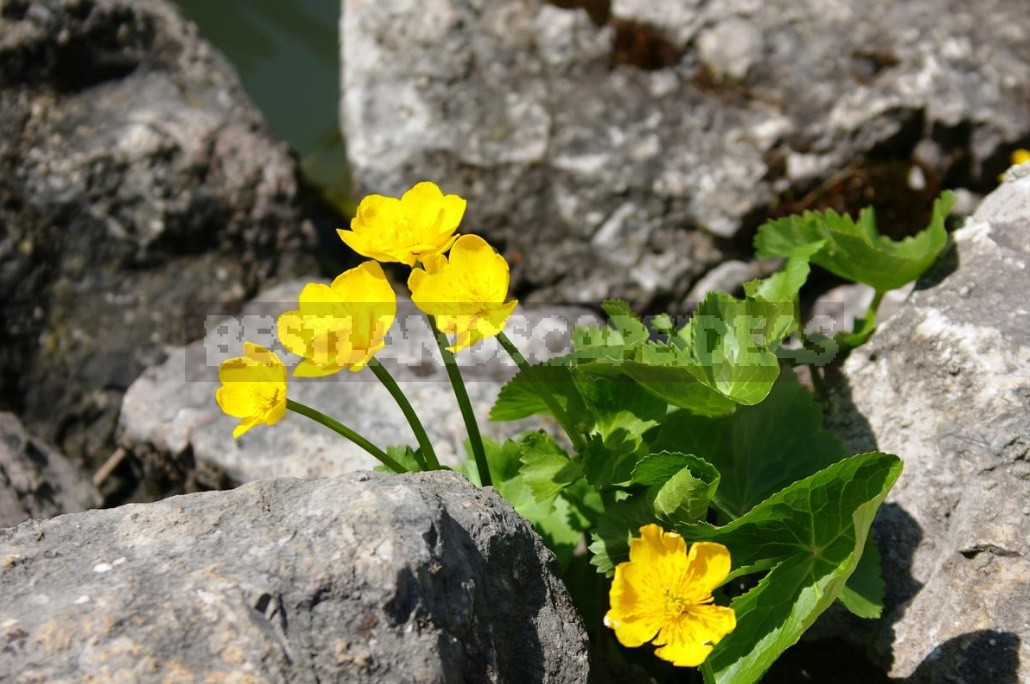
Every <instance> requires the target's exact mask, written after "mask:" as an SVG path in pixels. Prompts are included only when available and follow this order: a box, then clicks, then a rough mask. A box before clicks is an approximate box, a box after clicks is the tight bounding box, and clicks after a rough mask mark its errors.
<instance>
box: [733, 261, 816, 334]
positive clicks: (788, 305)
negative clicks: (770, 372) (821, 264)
mask: <svg viewBox="0 0 1030 684" xmlns="http://www.w3.org/2000/svg"><path fill="white" fill-rule="evenodd" d="M820 244H821V243H820ZM820 244H815V245H806V246H805V247H802V248H799V249H798V250H795V254H794V256H792V257H791V258H790V259H788V260H787V263H786V264H785V265H784V267H783V268H782V269H781V270H779V271H777V272H776V273H773V274H772V275H771V276H769V277H768V278H765V279H764V280H752V281H750V282H747V283H744V293H745V295H746V299H747V301H748V302H750V303H751V307H750V308H751V310H752V311H753V312H754V315H756V316H758V317H760V318H762V319H764V320H765V325H764V326H763V327H762V329H761V332H762V334H763V336H764V337H765V339H766V340H768V341H769V343H770V345H771V346H776V345H778V344H779V343H780V342H781V341H783V339H784V338H785V337H787V335H790V334H791V333H793V332H795V331H796V330H797V329H798V326H799V324H800V323H799V321H800V315H799V311H798V293H800V292H801V287H802V286H803V285H804V284H805V282H806V281H807V280H808V275H809V273H810V271H811V268H809V266H808V260H809V258H811V256H812V254H814V253H815V252H816V251H818V249H819V248H820Z"/></svg>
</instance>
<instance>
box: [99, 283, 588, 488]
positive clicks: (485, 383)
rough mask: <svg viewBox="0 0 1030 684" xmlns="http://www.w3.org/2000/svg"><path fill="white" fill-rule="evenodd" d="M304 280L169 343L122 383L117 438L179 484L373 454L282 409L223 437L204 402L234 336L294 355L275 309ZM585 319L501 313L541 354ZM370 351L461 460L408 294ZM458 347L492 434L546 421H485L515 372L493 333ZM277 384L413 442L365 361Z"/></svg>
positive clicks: (433, 434)
mask: <svg viewBox="0 0 1030 684" xmlns="http://www.w3.org/2000/svg"><path fill="white" fill-rule="evenodd" d="M303 285H304V282H303V281H297V282H290V283H284V284H283V285H281V286H279V287H276V288H273V289H271V290H269V291H267V292H265V293H263V294H262V295H261V296H260V297H259V298H258V299H257V300H255V301H254V302H253V303H251V304H249V305H248V306H247V307H245V308H244V310H243V313H242V315H241V316H239V317H236V318H234V319H229V320H224V321H222V322H221V323H218V324H214V325H211V326H210V327H211V332H209V333H208V335H207V337H206V338H205V339H203V340H199V341H197V342H195V343H193V344H191V345H190V346H189V347H186V348H180V349H177V350H174V351H172V352H171V354H170V355H169V358H168V360H167V361H166V362H165V363H163V364H161V365H160V366H157V367H154V368H151V369H149V370H147V371H146V372H145V373H144V374H143V375H142V376H141V377H140V378H139V380H137V381H136V382H135V383H134V384H133V385H132V387H131V388H130V389H129V391H128V392H127V393H126V395H125V400H124V402H123V404H122V411H121V421H120V426H119V427H120V429H119V442H120V444H121V445H123V446H124V447H125V448H127V449H128V450H129V451H130V452H132V453H133V454H135V455H137V456H139V457H141V458H143V459H144V460H145V461H146V462H148V463H149V464H150V465H151V467H152V468H155V469H156V470H158V471H162V470H163V471H166V472H165V476H166V477H167V478H168V479H169V480H171V481H172V482H175V483H177V484H178V483H183V482H184V483H185V486H186V488H187V489H190V488H191V487H192V486H194V485H196V486H201V487H218V486H221V485H222V484H224V480H223V478H225V477H227V478H228V480H229V481H232V482H249V481H251V480H255V479H260V478H267V477H277V476H292V477H325V476H330V475H338V474H340V473H343V472H348V471H351V470H356V469H361V468H370V467H372V466H374V465H376V464H377V461H376V460H375V459H374V458H372V457H371V456H369V455H368V454H367V453H366V452H364V451H363V450H361V449H360V448H358V447H356V446H355V445H353V444H351V443H350V442H348V441H346V440H344V439H343V438H342V437H340V436H339V435H337V434H335V433H334V432H331V431H329V430H327V429H326V428H324V427H322V426H320V425H318V424H316V423H314V422H311V421H310V420H308V419H307V418H304V417H302V416H299V415H296V414H293V413H288V414H287V417H286V418H284V419H283V420H282V421H281V422H279V423H277V424H276V425H274V426H272V427H268V426H258V427H256V428H254V429H252V430H251V431H250V432H248V433H247V434H246V435H244V436H243V437H242V438H241V439H239V440H234V439H233V438H232V428H233V426H234V425H235V424H236V422H238V421H236V420H235V419H233V418H230V417H228V416H226V415H224V414H223V413H222V412H221V411H220V410H219V408H218V405H217V404H216V403H215V400H214V393H215V389H216V388H217V387H218V386H219V385H218V365H219V363H221V362H222V361H223V360H225V359H227V358H229V357H232V356H239V355H240V354H241V353H242V348H243V341H244V340H248V341H251V342H256V343H258V344H262V345H264V346H268V347H269V348H271V349H275V350H277V353H279V354H280V357H281V358H283V360H284V362H286V363H287V365H288V366H291V367H292V366H293V365H295V364H296V363H297V362H299V358H298V357H296V356H293V355H291V354H289V353H288V352H286V351H285V350H284V349H282V347H281V346H279V345H278V343H277V341H276V339H275V317H276V316H277V315H278V314H279V313H281V312H283V311H287V310H290V309H294V308H296V301H297V295H298V293H299V292H300V290H301V289H302V287H303ZM219 318H220V317H219ZM591 323H592V324H597V323H598V318H597V317H596V316H595V315H594V314H592V313H591V312H590V311H588V310H585V309H577V308H573V307H533V308H523V307H520V308H518V309H516V312H515V314H513V315H512V316H511V318H509V321H508V330H507V333H508V336H509V337H510V338H511V339H512V341H514V342H515V343H516V344H517V345H518V346H519V347H520V348H521V349H522V351H523V353H524V354H525V355H526V356H527V358H529V359H530V360H542V359H545V358H550V357H551V356H554V355H556V354H558V353H560V352H562V351H564V350H565V348H566V347H567V345H568V343H569V335H570V333H571V331H572V328H573V327H574V326H575V325H586V324H591ZM376 358H378V359H379V360H380V361H382V362H383V364H384V365H385V366H386V367H387V368H388V369H389V370H390V372H391V374H393V376H394V377H395V378H396V379H397V380H398V382H399V384H400V385H401V387H402V389H403V390H404V391H405V394H406V395H407V396H408V399H409V400H410V401H411V403H412V405H413V406H414V408H415V410H416V411H417V412H418V414H419V416H420V417H421V419H422V422H423V424H424V425H425V427H426V430H427V432H428V433H429V437H430V440H431V441H432V442H433V445H434V448H435V449H436V451H437V455H438V456H439V457H440V459H441V461H442V462H444V463H447V464H450V465H456V464H457V463H458V462H460V461H462V460H464V458H465V449H464V447H463V443H464V440H465V439H466V432H465V424H464V422H463V421H462V417H461V413H460V412H459V410H458V406H457V403H456V402H455V399H454V394H453V390H452V389H451V385H450V383H449V381H448V380H447V376H446V372H445V371H444V368H443V365H442V363H441V362H440V361H439V352H438V351H437V349H436V343H435V341H434V340H433V338H432V333H431V331H430V330H429V327H428V325H427V324H426V322H425V317H424V316H423V315H422V314H421V313H420V312H419V311H418V310H417V309H415V308H414V306H412V305H411V304H410V302H408V301H407V300H402V301H401V302H400V303H399V307H398V315H397V320H396V322H395V323H394V326H393V328H392V329H391V331H390V333H389V335H388V337H387V345H386V347H385V348H384V349H383V350H382V351H380V352H379V353H377V354H376ZM457 359H458V363H459V364H460V365H461V367H462V374H463V376H464V378H465V383H466V387H467V388H468V392H469V397H470V399H471V401H472V405H473V408H474V409H475V410H476V412H477V415H478V416H479V420H480V427H481V428H482V429H483V432H484V434H485V435H488V436H492V437H494V438H499V439H503V438H504V437H507V436H512V435H514V434H516V433H518V432H521V431H523V430H526V429H538V428H549V429H551V430H556V429H557V426H556V424H554V423H552V422H546V423H545V422H542V421H518V422H514V423H490V422H489V421H488V416H489V413H490V408H491V406H492V405H493V402H494V400H495V399H496V398H497V393H498V392H499V391H500V388H501V385H502V384H503V382H504V381H506V380H507V379H509V378H510V377H512V375H514V373H515V367H514V364H513V363H512V362H511V361H510V360H509V359H508V357H507V355H506V354H505V352H504V351H503V350H502V349H501V348H500V346H499V345H498V344H497V342H496V340H486V341H484V342H482V343H480V344H478V345H476V346H475V347H474V348H472V349H470V350H467V351H463V352H460V353H459V354H458V356H457ZM288 391H289V396H290V397H291V398H292V399H295V400H296V401H299V402H301V403H303V404H307V405H308V406H311V407H312V408H315V409H317V410H319V411H322V412H323V413H326V414H328V415H330V416H332V417H334V418H336V419H337V420H340V421H342V422H343V423H344V424H346V425H347V426H348V427H351V428H353V429H354V430H356V431H358V432H359V433H360V434H362V435H364V436H365V437H366V438H368V439H369V440H371V441H372V442H373V443H375V444H377V445H379V446H380V447H383V448H385V447H387V446H392V445H403V444H408V445H410V446H412V447H415V446H416V445H417V443H416V441H415V438H414V436H413V435H412V432H411V428H410V427H409V426H408V423H407V421H406V420H405V418H404V416H403V414H402V413H401V412H400V409H399V408H397V405H396V403H395V402H394V400H393V398H392V397H391V396H390V395H389V394H388V393H387V391H386V389H385V388H384V387H382V386H381V385H380V384H379V381H378V380H377V379H376V378H375V376H374V375H372V373H371V371H368V370H363V371H361V372H359V373H350V372H347V371H344V372H342V373H339V374H337V375H334V376H330V377H328V378H323V379H319V380H316V381H310V380H291V381H290V384H289V390H288Z"/></svg>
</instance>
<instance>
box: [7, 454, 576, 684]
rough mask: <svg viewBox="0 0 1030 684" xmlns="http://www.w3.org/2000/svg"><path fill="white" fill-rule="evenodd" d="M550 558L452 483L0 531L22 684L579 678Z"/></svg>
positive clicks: (392, 483)
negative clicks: (56, 683) (85, 681)
mask: <svg viewBox="0 0 1030 684" xmlns="http://www.w3.org/2000/svg"><path fill="white" fill-rule="evenodd" d="M556 567H557V564H556V562H555V560H554V556H553V555H552V554H551V552H550V551H548V550H547V549H546V548H545V547H544V545H543V543H542V542H541V541H540V538H539V537H538V536H537V535H536V533H535V532H534V531H533V528H532V527H531V526H530V524H529V523H528V522H527V521H526V520H525V519H523V518H522V517H521V516H519V515H518V514H517V513H515V511H514V509H512V508H511V506H510V505H509V504H508V503H507V502H505V501H503V500H502V499H501V498H500V497H499V496H498V495H497V494H496V493H495V492H494V491H493V490H492V489H478V488H475V487H473V486H472V485H470V484H469V483H468V481H467V480H465V479H464V478H463V477H462V476H460V475H458V474H457V473H449V472H435V473H421V474H417V475H404V476H395V475H387V474H384V473H358V474H351V475H346V476H342V477H338V478H331V479H322V480H314V481H303V480H289V479H280V480H266V481H263V482H256V483H252V484H249V485H244V486H243V487H240V488H239V489H236V490H233V491H229V492H206V493H200V494H192V495H187V496H180V497H173V498H171V499H166V500H164V501H161V502H158V503H153V504H145V505H139V504H133V505H126V506H121V507H119V508H115V509H111V510H105V511H92V512H89V513H76V514H72V515H66V516H62V517H59V518H55V519H53V520H49V521H42V522H40V521H31V522H27V523H23V524H22V525H20V526H18V527H14V528H9V529H4V530H0V636H2V638H3V639H4V643H5V647H4V648H3V649H0V671H3V672H8V673H17V681H19V682H23V683H24V684H35V683H43V682H58V681H82V680H92V681H110V682H155V683H156V682H196V681H221V680H231V681H262V682H264V681H275V682H316V681H323V682H326V681H329V682H336V681H347V682H382V681H405V682H434V681H475V682H482V681H491V682H555V683H559V682H560V683H566V682H567V683H569V684H572V683H573V682H583V681H586V678H587V667H588V666H587V640H586V635H585V633H584V631H583V627H582V625H581V623H580V621H579V618H578V616H577V614H576V612H575V609H574V608H573V606H572V603H571V601H570V599H569V596H568V594H567V592H566V590H565V588H564V586H563V585H562V584H561V582H560V581H559V580H558V578H557V577H556V576H555V570H556Z"/></svg>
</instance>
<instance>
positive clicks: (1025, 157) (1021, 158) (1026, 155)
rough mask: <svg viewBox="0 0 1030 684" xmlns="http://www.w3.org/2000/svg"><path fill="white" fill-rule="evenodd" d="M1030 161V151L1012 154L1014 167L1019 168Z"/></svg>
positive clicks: (1018, 151) (1017, 151)
mask: <svg viewBox="0 0 1030 684" xmlns="http://www.w3.org/2000/svg"><path fill="white" fill-rule="evenodd" d="M1028 161H1030V150H1022V149H1020V150H1016V151H1015V152H1013V153H1012V165H1013V166H1019V165H1020V164H1025V163H1027V162H1028Z"/></svg>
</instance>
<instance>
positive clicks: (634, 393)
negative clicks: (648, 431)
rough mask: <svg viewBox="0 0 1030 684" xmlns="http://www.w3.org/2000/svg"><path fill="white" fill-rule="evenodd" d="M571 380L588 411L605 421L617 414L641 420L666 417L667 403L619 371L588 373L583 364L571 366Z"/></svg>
mask: <svg viewBox="0 0 1030 684" xmlns="http://www.w3.org/2000/svg"><path fill="white" fill-rule="evenodd" d="M572 378H573V382H574V383H575V385H576V389H577V390H578V391H579V394H580V396H581V397H582V398H583V402H584V404H585V406H586V407H587V410H588V411H589V412H590V413H591V414H593V416H594V417H595V418H596V419H597V420H598V421H599V422H604V421H606V420H609V419H610V418H611V417H612V416H614V415H616V414H619V413H631V414H633V415H635V416H637V417H638V418H640V419H641V420H645V421H647V420H653V421H657V420H660V419H662V418H664V417H665V414H666V412H667V411H668V404H667V403H666V402H665V401H664V400H662V399H660V398H658V397H656V396H655V395H654V394H652V393H651V392H648V391H647V390H646V389H644V388H643V387H642V386H641V385H640V384H639V383H637V382H634V381H633V380H632V379H631V378H629V377H626V376H625V375H621V374H613V373H597V372H593V373H592V372H590V371H589V369H585V368H582V367H578V368H573V369H572Z"/></svg>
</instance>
